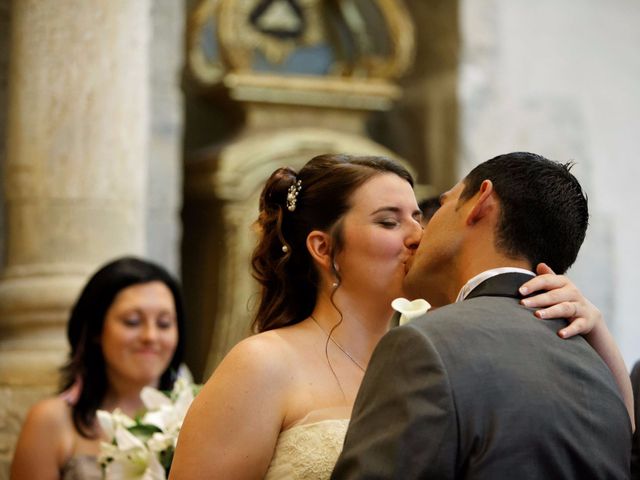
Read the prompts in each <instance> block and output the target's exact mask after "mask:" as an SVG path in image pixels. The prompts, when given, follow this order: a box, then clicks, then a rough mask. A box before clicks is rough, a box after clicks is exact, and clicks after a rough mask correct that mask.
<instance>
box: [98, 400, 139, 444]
mask: <svg viewBox="0 0 640 480" xmlns="http://www.w3.org/2000/svg"><path fill="white" fill-rule="evenodd" d="M96 416H97V417H98V423H99V424H100V428H102V431H103V432H104V434H105V436H106V437H107V438H108V439H109V441H110V442H111V441H113V438H114V437H115V434H116V430H117V429H118V427H124V428H129V427H133V426H134V425H135V424H136V422H135V421H134V420H133V419H132V418H131V417H129V416H127V415H125V414H124V413H122V411H121V410H120V409H119V408H116V409H115V410H114V411H113V412H112V413H109V412H107V411H106V410H98V411H96Z"/></svg>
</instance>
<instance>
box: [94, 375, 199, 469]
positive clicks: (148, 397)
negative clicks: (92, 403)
mask: <svg viewBox="0 0 640 480" xmlns="http://www.w3.org/2000/svg"><path fill="white" fill-rule="evenodd" d="M196 391H197V387H196V386H195V385H194V384H193V381H192V380H191V379H190V378H189V377H179V378H178V379H177V380H176V382H175V383H174V386H173V390H172V391H171V392H170V393H169V394H168V395H167V394H165V393H163V392H161V391H159V390H157V389H155V388H151V387H145V388H143V389H142V392H141V393H140V398H141V399H142V402H143V403H144V405H145V409H146V413H145V414H144V416H142V418H140V417H136V419H135V420H133V419H131V418H129V417H128V416H126V415H125V414H123V413H122V412H121V411H120V410H118V409H116V410H114V411H113V413H109V412H106V411H104V410H98V412H97V417H98V421H99V422H100V426H101V427H102V430H103V431H104V433H105V436H106V437H107V438H108V439H109V442H103V443H102V444H101V448H100V457H99V460H100V463H101V464H102V465H104V472H105V478H106V479H107V480H133V479H136V480H165V478H166V476H165V471H166V470H168V468H169V465H170V463H171V458H172V454H173V450H174V449H175V447H176V443H177V441H178V433H179V432H180V428H181V427H182V422H183V420H184V417H185V415H186V414H187V410H188V409H189V406H190V405H191V402H192V401H193V398H194V395H195V392H196Z"/></svg>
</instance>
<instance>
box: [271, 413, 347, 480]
mask: <svg viewBox="0 0 640 480" xmlns="http://www.w3.org/2000/svg"><path fill="white" fill-rule="evenodd" d="M348 426H349V419H348V418H340V419H325V420H319V421H314V422H311V423H298V424H297V425H295V426H293V427H291V428H289V429H287V430H284V431H283V432H282V433H280V436H279V437H278V442H277V443H276V447H275V450H274V454H273V458H272V459H271V465H270V466H269V470H268V471H267V474H266V476H265V477H264V478H265V480H283V479H291V480H328V479H329V477H330V476H331V472H332V471H333V467H334V466H335V464H336V461H337V460H338V456H339V455H340V452H341V451H342V444H343V443H344V437H345V435H346V433H347V427H348Z"/></svg>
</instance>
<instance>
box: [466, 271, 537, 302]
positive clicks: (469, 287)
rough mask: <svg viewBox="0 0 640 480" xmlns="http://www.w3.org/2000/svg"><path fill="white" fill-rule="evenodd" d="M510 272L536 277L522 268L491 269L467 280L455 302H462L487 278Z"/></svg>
mask: <svg viewBox="0 0 640 480" xmlns="http://www.w3.org/2000/svg"><path fill="white" fill-rule="evenodd" d="M511 272H517V273H526V274H527V275H531V276H533V277H535V276H536V274H535V273H533V272H532V271H531V270H526V269H524V268H517V267H500V268H492V269H490V270H485V271H484V272H481V273H479V274H478V275H476V276H475V277H473V278H472V279H471V280H469V281H468V282H467V283H465V284H464V286H463V287H462V288H461V289H460V292H459V293H458V298H456V302H461V301H462V300H464V299H465V298H467V295H469V293H471V290H473V289H474V288H476V287H477V286H478V285H480V284H481V283H482V282H484V281H485V280H488V279H489V278H491V277H495V276H496V275H500V274H502V273H511Z"/></svg>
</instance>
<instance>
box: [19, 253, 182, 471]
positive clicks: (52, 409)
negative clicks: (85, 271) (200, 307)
mask: <svg viewBox="0 0 640 480" xmlns="http://www.w3.org/2000/svg"><path fill="white" fill-rule="evenodd" d="M67 337H68V340H69V344H70V347H71V351H70V354H69V360H68V363H67V364H66V365H65V367H64V368H63V369H62V374H63V375H62V376H63V378H62V393H61V394H60V395H58V396H57V397H54V398H48V399H45V400H42V401H40V402H38V403H37V404H36V405H35V406H34V407H33V408H32V409H31V410H30V411H29V414H28V415H27V419H26V420H25V423H24V426H23V428H22V432H21V434H20V438H19V439H18V444H17V447H16V452H15V455H14V458H13V464H12V466H11V478H12V479H13V480H23V479H24V480H27V479H28V480H31V479H38V480H48V479H64V480H72V479H78V480H80V479H82V480H87V479H101V478H102V472H101V469H100V466H99V464H98V462H97V456H98V453H99V451H100V442H101V441H104V438H102V435H101V431H100V427H99V426H98V423H97V421H96V410H97V409H102V410H107V411H113V410H114V409H115V408H119V409H120V410H122V411H123V412H124V413H125V414H127V415H129V416H131V417H133V416H134V414H135V413H136V412H137V411H139V410H141V408H143V404H142V401H141V399H140V391H141V390H142V388H143V387H145V386H153V387H157V388H160V389H163V390H169V389H171V388H172V386H173V382H174V381H175V378H176V373H177V370H178V367H179V365H180V363H181V361H182V356H183V350H184V346H183V338H184V312H183V305H182V297H181V292H180V288H179V286H178V283H177V281H176V280H175V279H174V278H173V277H172V276H171V275H170V274H169V273H168V272H167V271H166V270H165V269H164V268H162V267H160V266H159V265H156V264H154V263H151V262H148V261H145V260H141V259H137V258H133V257H125V258H120V259H118V260H115V261H113V262H110V263H108V264H106V265H104V266H103V267H102V268H101V269H100V270H98V271H97V272H96V273H95V274H94V275H93V276H92V277H91V279H90V280H89V282H88V283H87V285H86V286H85V287H84V289H83V290H82V293H81V294H80V297H79V298H78V300H77V301H76V303H75V305H74V306H73V308H72V311H71V317H70V318H69V323H68V327H67Z"/></svg>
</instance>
